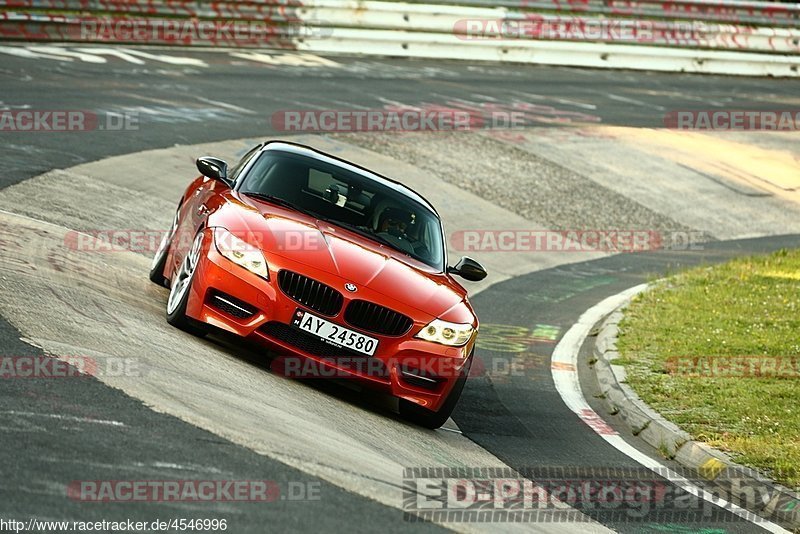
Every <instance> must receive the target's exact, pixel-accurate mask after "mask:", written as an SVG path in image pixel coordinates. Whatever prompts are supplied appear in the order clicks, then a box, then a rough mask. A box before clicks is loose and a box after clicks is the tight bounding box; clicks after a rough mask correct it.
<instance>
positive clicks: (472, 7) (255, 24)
mask: <svg viewBox="0 0 800 534" xmlns="http://www.w3.org/2000/svg"><path fill="white" fill-rule="evenodd" d="M445 1H447V3H445ZM453 2H455V3H456V4H455V5H454V4H453ZM676 6H679V8H680V9H679V8H678V7H676ZM677 12H680V16H677ZM645 14H651V15H652V16H650V15H647V16H645ZM656 14H658V15H659V16H658V17H657V16H656ZM798 14H800V6H798V5H795V4H778V3H775V2H758V1H751V0H747V1H742V0H737V1H731V2H721V1H719V0H663V1H658V0H566V1H563V0H518V1H511V0H500V1H496V2H493V1H490V0H427V1H426V2H425V3H422V2H391V1H372V0H366V1H364V0H358V1H356V0H302V1H300V0H243V1H233V0H229V1H203V0H72V1H70V0H0V39H3V40H21V41H78V42H102V43H123V44H158V45H187V46H226V47H272V48H283V49H301V50H308V51H314V52H347V53H359V54H383V55H401V56H402V55H416V56H418V57H436V58H463V59H472V58H473V57H474V58H475V59H478V58H480V59H491V60H495V61H497V60H500V61H503V60H508V61H523V62H533V63H542V62H545V63H556V64H568V65H573V64H579V65H589V66H607V65H608V66H610V65H612V64H613V65H614V66H616V67H620V66H621V65H627V67H626V66H622V68H656V69H659V70H686V71H699V72H712V71H713V72H727V71H728V70H731V69H732V67H729V66H728V67H721V66H720V65H722V64H725V65H729V64H730V63H731V62H735V61H739V60H740V61H745V57H744V56H743V55H742V54H745V53H747V54H748V57H747V58H746V62H748V64H749V65H751V67H750V68H751V70H752V65H754V64H756V63H758V61H759V58H761V59H760V61H761V62H762V63H763V64H765V65H767V64H769V65H771V67H770V69H771V70H769V72H768V73H770V74H775V75H782V76H797V75H800V73H799V72H798V63H800V59H798V56H800V19H798ZM723 19H724V20H725V22H724V23H723V22H720V21H721V20H723ZM732 19H735V20H737V21H739V22H738V23H735V24H733V23H730V20H732ZM745 19H746V20H747V22H746V23H742V21H743V20H745ZM754 21H769V22H770V24H771V25H756V26H753V25H752V24H751V23H752V22H754ZM677 50H680V51H682V52H681V53H676V52H675V51H677ZM559 51H560V52H559ZM587 51H588V52H587ZM642 52H645V53H646V55H647V57H649V58H650V59H649V60H648V61H642V55H641V53H642ZM712 52H719V53H720V54H721V53H723V52H724V53H727V54H729V55H726V56H720V55H717V56H715V58H714V61H713V62H712V61H707V60H709V59H711V56H709V54H711V53H712ZM586 54H588V55H586ZM730 54H733V55H730ZM737 54H739V55H738V56H737ZM590 56H591V59H590ZM655 56H662V57H655ZM768 56H774V57H773V58H772V59H770V60H766V57H768ZM736 57H738V58H739V59H738V60H737V59H736ZM598 58H599V59H598ZM609 58H612V59H613V58H627V59H625V60H620V61H622V63H619V62H615V61H609ZM634 58H638V59H635V61H638V62H639V64H636V65H635V64H633V62H634ZM670 58H672V59H670ZM675 58H681V59H680V61H678V60H676V59H675ZM576 62H577V63H576ZM670 62H672V63H673V64H675V65H676V66H675V67H674V68H672V69H670V67H669V66H668V65H669V64H670ZM779 63H780V64H782V65H783V66H782V67H781V68H780V69H778V70H775V69H776V67H775V65H777V64H779ZM726 69H727V70H726ZM733 70H736V69H733ZM737 73H741V72H737Z"/></svg>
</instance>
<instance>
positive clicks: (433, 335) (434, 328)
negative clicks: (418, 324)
mask: <svg viewBox="0 0 800 534" xmlns="http://www.w3.org/2000/svg"><path fill="white" fill-rule="evenodd" d="M474 331H475V329H474V328H472V325H468V324H456V323H448V322H447V321H442V320H441V319H434V320H433V321H431V322H430V324H429V325H428V326H426V327H425V328H423V329H422V330H421V331H420V332H419V334H417V335H416V336H415V337H418V338H420V339H424V340H426V341H432V342H434V343H441V344H442V345H451V346H453V347H460V346H461V345H463V344H465V343H466V342H467V341H469V338H470V337H472V333H473V332H474Z"/></svg>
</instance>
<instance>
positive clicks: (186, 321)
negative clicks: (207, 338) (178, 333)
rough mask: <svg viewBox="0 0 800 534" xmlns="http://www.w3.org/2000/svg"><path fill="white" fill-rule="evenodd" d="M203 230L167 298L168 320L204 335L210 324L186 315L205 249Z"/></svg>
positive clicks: (182, 265) (172, 284)
mask: <svg viewBox="0 0 800 534" xmlns="http://www.w3.org/2000/svg"><path fill="white" fill-rule="evenodd" d="M203 237H204V234H203V230H202V229H201V230H200V231H199V232H198V233H197V236H195V238H194V241H193V242H192V248H191V249H190V250H189V252H188V253H187V254H186V257H185V258H184V259H183V262H182V263H181V266H180V267H179V268H178V271H177V272H176V273H175V277H174V279H173V281H172V283H171V284H170V290H169V297H168V298H167V322H168V323H169V324H171V325H172V326H174V327H176V328H180V329H181V330H183V331H185V332H188V333H190V334H193V335H195V336H200V337H203V336H204V335H206V334H207V333H208V326H207V325H205V324H204V323H201V322H200V321H197V320H195V319H192V318H191V317H187V316H186V305H187V304H188V303H189V294H190V293H191V292H192V282H193V281H194V275H195V273H196V272H197V264H198V262H199V261H200V254H201V253H202V251H203Z"/></svg>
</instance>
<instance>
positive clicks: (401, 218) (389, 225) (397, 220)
mask: <svg viewBox="0 0 800 534" xmlns="http://www.w3.org/2000/svg"><path fill="white" fill-rule="evenodd" d="M413 220H414V215H413V214H412V213H411V212H409V211H406V210H404V209H401V208H386V209H385V210H383V213H381V216H380V218H379V219H378V233H381V234H382V233H387V234H389V235H393V236H395V237H399V238H401V239H406V240H407V239H408V235H406V229H407V228H408V227H409V225H411V223H412V222H413Z"/></svg>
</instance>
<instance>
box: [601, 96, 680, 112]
mask: <svg viewBox="0 0 800 534" xmlns="http://www.w3.org/2000/svg"><path fill="white" fill-rule="evenodd" d="M606 96H607V97H608V98H610V99H611V100H616V101H617V102H625V103H626V104H635V105H637V106H642V107H643V108H650V109H657V110H659V111H664V110H665V109H667V108H665V107H664V106H659V105H656V104H648V103H647V102H642V101H641V100H636V99H635V98H628V97H627V96H620V95H615V94H611V93H608V94H607V95H606Z"/></svg>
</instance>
